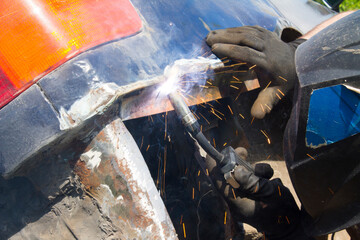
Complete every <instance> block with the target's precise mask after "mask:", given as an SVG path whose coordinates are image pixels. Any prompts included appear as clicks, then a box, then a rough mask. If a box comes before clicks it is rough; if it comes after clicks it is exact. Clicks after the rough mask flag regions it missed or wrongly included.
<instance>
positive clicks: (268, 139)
mask: <svg viewBox="0 0 360 240" xmlns="http://www.w3.org/2000/svg"><path fill="white" fill-rule="evenodd" d="M260 131H261V132H262V134H264V136H265V137H266V139H267V142H268V144H270V143H271V141H270V138H269V135H268V134H267V133H266V132H265V131H263V130H260Z"/></svg>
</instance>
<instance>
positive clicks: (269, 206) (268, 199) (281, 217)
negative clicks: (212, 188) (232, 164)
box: [205, 149, 311, 240]
mask: <svg viewBox="0 0 360 240" xmlns="http://www.w3.org/2000/svg"><path fill="white" fill-rule="evenodd" d="M235 152H237V153H239V151H238V149H236V150H235ZM205 162H206V165H207V167H208V168H209V172H210V177H211V178H212V180H213V182H214V183H215V185H216V187H217V189H218V190H219V191H220V193H221V194H222V195H223V196H224V198H225V200H226V201H227V203H228V205H229V207H230V210H231V215H232V216H233V217H234V218H235V220H236V221H239V222H243V223H247V224H249V225H251V226H253V227H255V228H256V229H257V230H258V231H259V232H264V233H265V236H266V238H267V239H270V240H271V239H293V240H300V239H301V240H305V239H311V238H308V237H307V236H306V235H305V233H304V231H303V229H302V227H301V223H300V218H301V217H300V210H299V208H298V207H297V205H296V202H295V200H294V198H293V196H292V194H291V192H290V191H289V189H288V188H286V187H285V186H284V185H283V184H282V182H281V180H280V179H278V178H277V179H272V180H269V179H268V178H269V177H271V176H272V174H273V170H272V169H271V167H270V166H269V165H267V164H264V165H259V166H261V167H259V168H260V169H262V170H261V171H259V172H256V171H255V173H253V172H250V171H249V170H248V169H247V168H245V167H243V166H240V165H239V166H237V167H236V168H235V169H234V172H233V173H232V174H233V177H234V179H235V180H236V181H237V182H238V183H239V185H240V187H239V188H237V189H234V188H232V187H231V186H230V185H229V184H227V183H226V182H225V180H224V175H223V174H222V173H221V171H220V169H219V168H218V167H217V166H216V162H215V160H213V159H212V158H211V157H209V156H207V157H206V159H205ZM255 169H256V165H255ZM269 169H271V170H269Z"/></svg>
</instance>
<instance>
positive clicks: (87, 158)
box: [80, 149, 101, 170]
mask: <svg viewBox="0 0 360 240" xmlns="http://www.w3.org/2000/svg"><path fill="white" fill-rule="evenodd" d="M80 160H81V161H84V162H85V164H86V167H87V168H88V169H91V170H92V169H94V168H97V167H98V166H99V164H100V162H101V152H97V151H94V150H92V149H91V150H90V151H87V152H86V153H83V154H81V156H80Z"/></svg>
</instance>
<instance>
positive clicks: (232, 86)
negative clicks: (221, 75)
mask: <svg viewBox="0 0 360 240" xmlns="http://www.w3.org/2000/svg"><path fill="white" fill-rule="evenodd" d="M230 87H231V88H235V89H237V90H239V89H240V88H238V87H235V86H234V85H230Z"/></svg>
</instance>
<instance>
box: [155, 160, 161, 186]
mask: <svg viewBox="0 0 360 240" xmlns="http://www.w3.org/2000/svg"><path fill="white" fill-rule="evenodd" d="M160 163H161V154H160V156H159V164H158V174H157V179H156V188H159V179H160Z"/></svg>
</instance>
